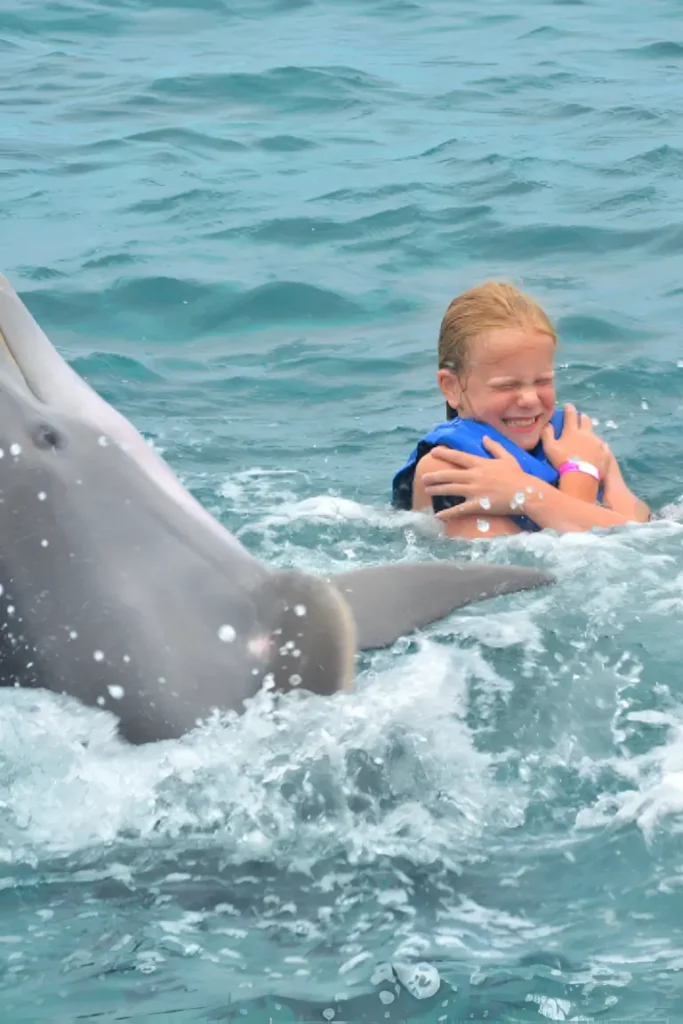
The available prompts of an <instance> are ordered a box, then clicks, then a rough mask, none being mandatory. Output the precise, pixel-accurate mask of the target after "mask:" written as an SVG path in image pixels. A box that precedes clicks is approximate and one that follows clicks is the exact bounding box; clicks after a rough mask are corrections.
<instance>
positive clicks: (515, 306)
mask: <svg viewBox="0 0 683 1024" xmlns="http://www.w3.org/2000/svg"><path fill="white" fill-rule="evenodd" d="M506 327H534V328H536V330H539V331H542V332H543V333H544V334H549V335H550V337H551V338H552V339H553V341H554V342H555V344H557V333H556V331H555V328H554V327H553V325H552V323H551V321H550V318H549V317H548V315H547V314H546V313H545V312H544V310H542V309H541V307H540V306H539V305H538V303H537V302H535V301H534V299H532V298H531V296H530V295H526V294H525V293H524V292H522V291H520V290H519V288H515V286H514V285H513V284H508V283H507V282H505V281H485V282H484V283H483V284H479V285H477V286H476V287H474V288H470V289H468V290H467V291H465V292H462V294H461V295H457V296H456V297H455V298H454V299H453V301H452V302H451V303H450V304H449V306H448V309H447V310H446V312H445V313H444V316H443V320H442V321H441V329H440V331H439V369H440V370H451V371H452V372H453V373H457V374H460V373H463V372H464V371H465V370H466V369H467V360H468V356H469V353H470V349H471V345H472V342H474V341H475V340H476V339H477V338H480V337H481V336H482V335H484V334H488V333H489V332H490V331H497V330H501V329H504V328H506Z"/></svg>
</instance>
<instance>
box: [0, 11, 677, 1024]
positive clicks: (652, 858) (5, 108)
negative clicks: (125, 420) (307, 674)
mask: <svg viewBox="0 0 683 1024" xmlns="http://www.w3.org/2000/svg"><path fill="white" fill-rule="evenodd" d="M680 13H681V8H680V4H679V3H678V2H674V0H650V2H648V3H643V2H638V3H636V2H634V0H620V2H617V0H525V2H524V3H522V2H521V0H506V2H503V0H489V2H487V3H474V2H472V0H460V2H457V3H455V2H453V0H363V2H360V0H343V2H342V0H248V2H247V0H61V2H56V0H55V2H49V0H13V2H12V3H9V2H8V3H5V4H3V5H2V10H1V11H0V56H1V59H2V74H1V75H0V101H1V112H0V217H1V224H0V227H1V231H0V253H1V257H0V269H1V270H2V272H3V273H5V274H6V275H7V276H8V277H9V278H10V280H11V281H12V283H13V284H14V286H15V287H16V288H17V289H18V291H19V292H20V294H21V295H22V297H23V298H24V301H25V302H26V303H27V305H28V306H29V308H30V309H31V311H32V312H33V314H34V315H35V316H36V317H37V319H38V320H39V322H40V323H41V325H42V326H43V328H44V329H45V330H46V331H47V332H48V333H49V335H50V336H51V338H52V339H53V341H54V342H55V343H56V344H57V345H58V347H59V348H60V350H61V351H62V352H63V353H64V354H65V355H66V357H67V358H68V359H69V361H70V362H71V364H72V365H73V366H74V367H75V369H76V370H78V372H79V373H81V374H83V375H84V376H85V377H86V378H87V379H88V380H89V382H90V383H91V384H92V385H93V386H94V387H95V388H96V389H97V390H98V391H99V392H100V393H101V394H103V395H104V396H105V397H106V398H107V399H108V400H109V401H111V402H112V403H113V404H114V405H115V406H116V407H117V408H119V409H120V410H121V411H122V412H124V413H125V414H126V415H127V416H128V417H129V418H130V419H131V420H132V421H133V422H134V423H135V424H136V426H138V428H139V429H141V430H142V431H143V433H144V434H145V436H146V437H147V438H148V439H149V440H150V442H151V443H153V444H154V445H155V446H156V447H157V449H158V450H159V451H161V452H162V453H163V454H164V456H165V457H166V458H167V459H168V461H169V462H170V464H171V465H172V466H173V468H174V469H175V470H176V471H177V472H178V474H179V475H180V476H181V478H182V479H183V481H184V482H185V483H186V485H187V486H188V487H189V488H190V489H191V490H192V491H193V493H195V494H196V495H197V496H198V497H199V498H200V500H201V501H202V502H203V503H204V504H205V505H206V506H207V507H208V508H209V509H210V510H211V511H212V512H213V513H214V514H215V515H216V516H217V517H218V518H219V519H220V520H221V521H222V522H224V523H225V524H226V525H227V526H228V527H229V529H230V530H232V531H233V532H235V533H236V534H237V535H238V536H239V537H240V539H241V540H242V541H243V543H244V544H246V545H247V546H248V548H249V549H250V550H251V551H253V552H254V553H255V554H256V555H257V556H258V557H260V558H262V559H263V560H265V561H266V562H268V563H270V564H273V565H281V566H291V565H295V566H301V567H304V568H307V569H310V570H313V571H326V570H329V569H336V568H348V567H349V566H350V565H363V564H369V563H375V562H380V561H400V560H402V559H416V558H464V559H483V560H486V561H504V562H511V563H517V564H528V565H540V566H543V567H545V568H547V569H549V570H551V571H552V572H553V573H555V574H556V577H557V583H556V584H555V586H554V587H552V588H550V589H548V590H543V591H542V592H540V591H539V592H534V593H528V594H521V595H515V596H512V597H505V598H500V599H496V600H494V601H490V602H487V603H485V604H480V605H477V606H472V607H470V608H467V609H464V610H462V611H461V612H459V613H457V614H455V615H453V616H452V617H450V618H449V619H448V620H447V621H445V622H441V623H437V624H435V625H434V626H433V627H431V628H430V629H429V630H427V631H426V633H425V635H424V636H423V637H422V638H420V639H419V640H414V639H413V640H411V641H410V642H408V641H406V642H405V643H402V644H398V645H396V647H395V648H393V649H392V650H390V651H384V652H382V653H381V654H376V655H373V656H364V657H363V659H360V660H359V665H358V669H359V673H358V685H357V688H356V691H355V693H354V694H353V695H350V696H345V697H343V698H342V699H338V700H337V699H335V700H333V701H329V702H323V701H315V700H313V701H310V702H306V703H305V705H304V706H301V705H297V706H296V708H285V710H284V711H283V713H282V714H281V715H280V716H279V717H278V718H277V720H276V719H275V718H273V716H272V715H269V714H268V707H267V701H263V702H260V703H259V702H256V704H255V705H254V706H253V707H251V708H250V709H249V712H248V713H247V714H246V715H245V716H244V718H242V719H241V720H240V721H238V722H237V723H235V722H232V723H228V724H223V725H220V724H214V725H212V726H210V727H209V726H207V727H206V728H204V729H200V730H197V732H196V733H195V734H193V735H192V736H190V737H187V738H186V739H185V740H183V741H182V742H180V741H179V742H169V743H164V744H159V745H157V746H148V747H144V748H140V749H129V748H126V747H125V746H124V745H123V744H122V743H120V742H119V741H118V740H117V739H116V737H115V735H114V732H113V727H112V722H111V720H110V719H109V718H108V717H106V716H105V714H104V713H103V712H97V711H93V710H86V709H84V708H82V707H80V706H78V705H76V704H75V703H74V702H69V701H67V700H65V699H61V700H60V699H57V698H56V697H50V696H49V695H47V694H44V693H30V692H16V691H13V692H11V693H8V692H3V693H0V1011H1V1016H2V1020H3V1024H5V1022H6V1024H19V1022H22V1024H23V1022H27V1024H28V1022H32V1024H33V1022H36V1021H49V1022H51V1024H66V1022H69V1024H71V1022H74V1021H91V1020H92V1021H97V1022H99V1024H105V1022H106V1024H108V1022H110V1021H112V1022H113V1021H124V1020H125V1021H141V1022H143V1021H164V1022H165V1021H170V1022H173V1024H186V1022H187V1024H189V1022H196V1021H210V1022H219V1021H233V1020H247V1021H249V1022H252V1021H253V1022H257V1024H261V1022H264V1024H265V1022H273V1024H280V1022H283V1024H285V1022H290V1021H291V1022H294V1021H304V1020H307V1021H321V1022H322V1021H328V1022H329V1021H337V1022H339V1021H354V1022H361V1021H362V1022H364V1024H373V1022H381V1024H384V1022H385V1021H387V1022H399V1021H411V1022H420V1021H423V1022H437V1021H438V1022H442V1024H445V1022H453V1021H456V1020H462V1021H465V1020H467V1021H484V1020H485V1021H488V1022H491V1021H500V1022H507V1021H520V1022H521V1021H523V1022H542V1021H547V1020H552V1021H561V1020H562V1021H601V1022H602V1021H605V1022H615V1021H624V1022H626V1021H628V1022H636V1021H648V1022H653V1021H663V1020H669V1021H671V1022H674V1021H680V1020H682V1019H683V931H682V929H681V920H682V919H683V835H682V833H683V677H682V670H681V666H682V665H683V629H681V616H682V615H683V440H682V433H683V337H682V336H683V142H682V141H681V140H682V139H683V89H682V88H681V76H682V75H683V23H682V22H681V17H680ZM496 276H502V277H504V278H506V279H508V280H512V281H514V282H515V283H517V284H518V285H520V286H522V287H524V288H526V289H528V290H530V291H532V293H533V294H534V295H535V296H536V297H537V298H538V299H539V300H540V301H541V302H542V303H543V304H544V306H545V307H546V309H547V310H548V312H549V314H550V315H551V316H552V317H553V318H554V320H555V321H556V323H557V325H558V328H559V331H560V334H561V348H560V352H559V363H560V370H559V394H560V398H561V400H572V401H575V402H576V403H577V404H578V405H579V406H580V408H582V409H584V410H586V411H587V412H589V413H590V414H591V415H592V416H593V417H594V418H595V419H596V421H598V427H597V429H598V431H603V432H604V436H605V437H606V438H607V439H608V440H609V442H610V444H611V445H612V446H613V449H614V451H615V452H616V454H617V456H618V458H619V459H620V461H621V464H622V467H623V469H624V473H625V475H626V477H627V479H628V481H629V482H630V483H631V485H632V487H633V488H634V489H635V490H636V491H637V492H638V493H639V494H641V495H642V496H643V497H644V498H645V499H646V500H647V501H648V502H650V504H651V506H652V508H653V509H654V510H656V511H657V512H658V513H660V515H661V518H659V520H658V521H656V522H653V523H651V524H648V525H646V526H641V527H630V528H624V529H619V530H612V531H602V532H600V531H594V532H592V533H589V534H584V535H566V536H563V537H559V536H557V535H554V534H552V533H543V534H539V535H534V536H523V537H515V538H506V539H501V540H497V541H489V542H487V541H484V540H483V541H481V542H476V543H469V544H468V543H466V542H448V541H445V540H443V539H442V538H441V537H440V535H439V533H438V530H436V529H435V528H434V523H433V522H432V521H430V520H428V519H426V518H425V517H419V516H414V515H411V514H399V513H396V512H392V511H391V510H390V508H389V505H388V500H389V494H390V482H391V477H392V475H393V473H394V472H395V470H396V469H397V468H398V467H399V465H401V464H402V462H403V460H404V459H405V457H406V456H407V454H408V452H409V451H410V450H411V448H412V447H413V445H414V443H415V442H416V440H417V438H418V437H419V436H420V435H421V433H423V432H424V431H425V430H427V429H428V428H429V427H431V426H432V425H433V424H434V423H436V422H437V421H439V420H440V419H441V418H442V412H443V406H442V402H441V400H440V397H439V395H438V393H437V391H436V385H435V350H436V338H437V333H438V326H439V321H440V319H441V316H442V314H443V311H444V309H445V307H446V305H447V304H448V302H449V301H450V299H451V298H452V297H453V296H454V295H455V294H456V293H457V292H458V291H460V290H461V289H463V288H465V287H467V286H469V285H472V284H474V283H476V282H478V281H481V280H483V279H486V278H489V277H496ZM84 738H87V739H88V745H87V747H86V746H84V745H83V743H82V742H81V740H82V739H84Z"/></svg>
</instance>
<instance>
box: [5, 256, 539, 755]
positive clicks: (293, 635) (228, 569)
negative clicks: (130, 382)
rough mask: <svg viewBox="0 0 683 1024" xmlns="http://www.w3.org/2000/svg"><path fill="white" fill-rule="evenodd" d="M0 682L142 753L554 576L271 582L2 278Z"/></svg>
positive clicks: (406, 569) (384, 570) (284, 576)
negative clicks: (64, 709)
mask: <svg viewBox="0 0 683 1024" xmlns="http://www.w3.org/2000/svg"><path fill="white" fill-rule="evenodd" d="M0 449H1V451H0V685H2V686H22V687H28V686H31V687H41V688H44V689H46V690H51V691H54V692H57V693H65V694H68V695H69V696H72V697H76V698H78V699H79V700H80V701H82V702H83V703H84V704H87V705H92V706H98V707H101V708H105V709H107V710H109V711H110V712H113V713H114V715H116V716H117V718H118V720H119V733H120V735H121V736H122V737H124V738H125V739H126V740H128V741H129V742H131V743H144V742H151V741H156V740H160V739H169V738H173V737H179V736H181V735H182V734H184V733H186V732H188V731H189V730H191V729H193V728H194V727H195V726H196V725H197V724H198V723H199V722H200V721H202V720H205V719H206V718H207V717H208V716H209V715H210V714H211V713H212V711H214V710H216V709H217V710H219V711H225V710H229V709H231V710H234V711H237V712H241V711H243V710H244V702H245V701H246V700H248V698H250V697H253V696H254V695H255V694H256V693H257V691H258V690H259V689H260V688H261V686H262V684H263V683H264V680H265V681H269V682H271V683H272V684H274V685H275V686H276V687H277V688H278V689H279V690H283V691H287V690H290V689H292V688H293V687H300V688H303V689H305V690H308V691H312V692H314V693H318V694H332V693H335V692H337V691H339V690H344V689H347V688H349V687H350V685H351V683H352V679H353V673H354V656H355V653H356V651H357V650H359V649H365V648H370V647H379V646H385V645H388V644H391V643H392V642H393V641H394V640H395V639H396V638H397V637H398V636H400V635H403V634H406V633H410V632H411V631H413V630H415V629H417V628H419V627H420V626H423V625H426V624H427V623H428V622H431V621H433V620H436V619H439V618H442V617H444V616H445V615H447V614H449V613H450V612H451V611H453V610H454V609H455V608H458V607H460V606H462V605H465V604H468V603H470V602H472V601H477V600H480V599H482V598H487V597H493V596H494V595H498V594H505V593H511V592H513V591H518V590H525V589H528V588H531V587H537V586H540V585H543V584H546V583H549V582H550V581H551V577H550V576H548V575H547V574H546V573H544V572H541V571H539V570H536V569H530V568H522V567H516V566H506V565H501V566H497V565H481V564H466V565H460V564H457V563H453V562H443V563H439V562H428V563H422V564H411V563H407V564H406V563H402V564H398V565H393V566H391V565H388V566H378V567H369V568H364V569H361V570H359V571H357V572H347V573H343V574H341V575H339V576H337V577H334V576H333V577H330V578H329V579H324V578H321V577H316V576H312V575H308V574H306V573H303V572H298V571H274V570H271V569H269V568H267V567H266V566H264V565H263V564H261V563H260V562H259V561H257V560H256V559H255V558H253V557H252V556H251V555H250V554H249V552H248V551H247V550H246V549H245V548H244V547H243V546H242V545H241V544H240V543H239V541H238V540H237V539H236V538H235V537H234V536H232V534H230V533H229V532H228V530H226V529H225V528H224V527H223V526H222V525H221V524H220V523H219V522H218V521H217V520H215V519H214V518H213V517H212V516H211V515H210V514H209V513H208V512H207V511H206V509H205V508H204V507H203V506H202V505H201V504H200V503H199V502H197V501H196V500H195V499H194V498H193V496H192V495H191V494H190V493H189V492H188V491H187V490H186V489H185V488H184V487H183V485H182V484H181V483H180V481H179V480H178V479H177V477H176V476H175V475H174V473H173V472H172V470H171V469H170V467H169V466H168V465H167V463H166V462H165V461H164V460H163V459H162V458H161V457H160V456H159V455H158V454H157V453H156V452H155V451H154V450H153V449H152V448H151V447H150V446H149V445H148V444H147V443H146V442H145V440H144V439H143V437H142V436H141V435H140V434H139V433H138V431H137V430H136V429H135V428H134V427H133V426H132V424H131V423H129V422H128V420H126V419H125V417H123V416H122V415H120V414H119V413H118V412H117V411H116V410H115V409H113V408H112V407H111V406H110V405H108V404H107V402H105V401H104V400H103V399H102V398H101V397H100V396H99V395H98V394H97V393H96V392H95V391H94V390H92V389H91V388H90V387H89V386H88V385H87V384H86V382H85V381H84V380H83V379H82V378H81V377H79V376H78V374H77V373H75V371H74V370H73V369H72V368H71V367H70V366H69V365H68V363H67V362H65V360H64V359H62V357H61V356H60V355H59V353H58V352H57V351H56V349H55V348H54V347H53V346H52V344H51V343H50V341H49V340H48V338H47V337H46V335H45V334H44V333H43V331H42V330H41V328H40V327H39V326H38V324H37V323H36V321H35V320H34V319H33V317H32V316H31V314H30V313H29V311H28V310H27V308H26V306H25V305H24V303H23V302H22V301H21V299H20V298H19V296H18V295H17V294H16V292H15V291H14V289H13V288H12V287H11V285H10V284H9V283H8V281H7V280H6V279H5V278H4V277H2V276H1V275H0Z"/></svg>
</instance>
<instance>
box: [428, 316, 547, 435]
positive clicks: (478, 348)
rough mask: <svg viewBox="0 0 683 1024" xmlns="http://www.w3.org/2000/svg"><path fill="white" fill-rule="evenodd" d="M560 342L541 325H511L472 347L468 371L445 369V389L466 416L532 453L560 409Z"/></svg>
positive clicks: (442, 377)
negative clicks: (557, 349) (557, 374)
mask: <svg viewBox="0 0 683 1024" xmlns="http://www.w3.org/2000/svg"><path fill="white" fill-rule="evenodd" d="M554 355H555V342H554V340H553V338H552V337H551V336H550V335H549V334H545V333H544V332H543V331H540V330H539V329H538V328H537V327H505V328H500V329H499V330H495V331H490V332H489V333H488V334H485V335H482V336H481V337H479V338H477V339H476V340H475V341H473V342H472V343H471V344H470V350H469V352H468V359H467V367H466V369H465V371H464V373H463V374H461V375H459V376H456V374H455V373H453V372H452V371H451V370H439V372H438V381H439V386H440V388H441V390H442V392H443V394H444V397H445V398H446V401H447V402H448V404H449V405H450V406H451V407H452V408H454V409H457V410H458V413H459V415H460V416H464V417H467V418H468V419H473V420H478V421H479V422H480V423H486V424H488V425H489V426H490V427H495V429H496V430H498V431H499V432H500V433H501V434H503V436H504V437H507V438H508V439H509V440H510V441H514V442H515V444H518V445H519V447H520V448H524V449H525V450H526V451H530V450H531V449H532V448H535V446H536V445H537V444H538V442H539V441H540V439H541V432H542V430H543V428H544V427H545V425H546V424H547V423H548V421H549V420H550V417H551V416H552V414H553V412H554V410H555V383H554Z"/></svg>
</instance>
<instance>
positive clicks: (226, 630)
mask: <svg viewBox="0 0 683 1024" xmlns="http://www.w3.org/2000/svg"><path fill="white" fill-rule="evenodd" d="M236 636H237V633H236V632H235V630H234V628H233V627H232V626H221V627H220V629H219V630H218V639H219V640H222V641H223V643H224V644H231V643H232V642H233V640H234V639H235V637H236Z"/></svg>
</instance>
